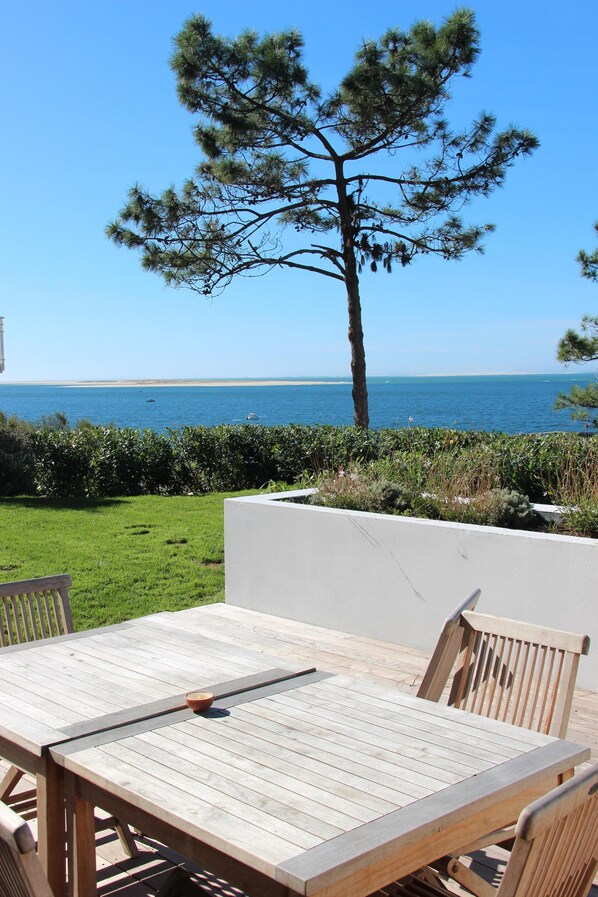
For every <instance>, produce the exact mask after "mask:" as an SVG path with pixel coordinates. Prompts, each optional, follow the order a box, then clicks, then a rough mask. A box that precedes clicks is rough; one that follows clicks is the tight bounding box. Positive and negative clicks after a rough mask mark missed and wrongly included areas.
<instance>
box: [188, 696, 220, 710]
mask: <svg viewBox="0 0 598 897" xmlns="http://www.w3.org/2000/svg"><path fill="white" fill-rule="evenodd" d="M185 701H186V702H187V707H190V708H191V710H193V712H194V713H198V712H199V711H200V710H207V709H208V707H211V706H212V703H213V701H214V695H213V694H212V692H211V691H190V692H188V693H187V694H186V695H185Z"/></svg>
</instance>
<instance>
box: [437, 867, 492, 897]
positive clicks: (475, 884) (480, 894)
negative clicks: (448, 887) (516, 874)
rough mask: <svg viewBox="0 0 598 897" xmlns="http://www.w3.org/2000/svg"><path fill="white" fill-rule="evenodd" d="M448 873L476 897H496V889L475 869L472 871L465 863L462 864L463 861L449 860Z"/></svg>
mask: <svg viewBox="0 0 598 897" xmlns="http://www.w3.org/2000/svg"><path fill="white" fill-rule="evenodd" d="M447 873H448V875H449V876H450V877H451V878H452V879H453V880H454V881H456V882H457V884H460V885H462V886H463V887H464V888H467V890H468V891H471V893H472V894H475V895H476V897H496V888H493V887H492V885H491V884H489V883H488V882H487V881H484V879H483V878H482V877H481V876H480V875H478V874H477V873H476V872H474V871H473V869H470V868H469V866H466V865H465V863H462V862H461V860H458V859H456V858H452V859H449V861H448V863H447Z"/></svg>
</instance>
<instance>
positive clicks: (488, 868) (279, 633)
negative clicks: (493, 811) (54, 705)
mask: <svg viewBox="0 0 598 897" xmlns="http://www.w3.org/2000/svg"><path fill="white" fill-rule="evenodd" d="M160 621H161V622H163V623H168V625H173V626H184V627H185V628H186V629H187V630H188V631H197V632H201V633H202V634H203V635H206V636H213V637H215V638H219V639H221V640H223V641H226V642H229V643H231V644H238V645H239V646H241V645H242V646H244V647H246V648H251V649H253V650H256V651H262V652H267V653H268V654H270V655H274V656H277V657H280V658H284V659H287V660H294V661H300V662H302V663H305V664H306V665H313V666H315V667H317V668H318V669H321V670H327V671H329V672H332V673H347V674H349V675H351V676H352V677H353V678H361V679H363V680H366V681H369V682H374V683H378V684H384V685H386V686H391V687H396V688H398V689H400V690H401V691H405V692H411V693H414V692H415V691H416V690H417V687H418V684H419V681H420V679H421V677H422V675H423V672H424V670H425V668H426V665H427V661H428V656H427V655H426V654H424V653H422V652H419V651H415V650H412V649H408V648H402V647H398V646H395V645H391V644H388V643H383V642H379V641H374V640H371V639H366V638H361V637H359V636H355V635H350V634H346V633H339V632H333V631H331V630H325V629H320V628H318V627H314V626H310V625H307V624H303V623H297V622H293V621H290V620H286V619H282V618H277V617H272V616H266V615H264V614H258V613H255V612H251V611H245V610H242V609H240V608H233V607H231V606H230V605H227V606H224V605H211V606H207V607H202V608H194V609H191V610H188V611H182V612H179V613H177V614H164V615H160ZM582 663H583V659H582ZM597 722H598V694H596V693H593V692H589V691H584V690H579V689H578V690H577V691H576V693H575V698H574V704H573V713H572V718H571V724H570V726H569V731H568V735H567V737H568V739H569V740H571V741H577V742H579V743H581V744H584V745H587V746H589V747H590V748H591V750H592V755H593V761H597V760H598V725H597ZM22 809H23V810H24V811H25V815H30V814H31V813H33V814H34V808H32V807H31V805H30V804H29V805H28V804H26V803H24V804H23V807H22ZM137 843H138V846H139V851H140V852H139V856H137V857H134V858H129V857H127V856H126V855H125V854H124V852H123V850H122V848H121V846H120V843H119V841H118V839H117V837H116V835H115V834H114V832H113V831H112V830H106V831H104V832H101V833H99V834H98V836H97V842H96V844H97V849H96V856H97V868H98V883H99V888H98V894H99V895H101V897H152V895H155V894H157V892H158V891H159V889H160V887H162V885H163V884H164V882H165V881H166V880H167V878H168V876H169V875H171V874H172V873H173V870H175V869H176V867H177V866H183V868H186V869H188V870H189V872H191V873H192V874H193V878H194V880H195V881H196V882H197V883H198V884H199V885H200V886H201V888H202V889H203V890H204V891H205V892H206V894H211V895H213V897H242V892H240V891H238V890H237V889H235V888H233V887H231V886H230V885H229V884H228V883H227V882H224V881H221V880H219V879H218V878H216V877H214V876H211V875H210V874H209V873H208V872H206V871H205V870H202V869H200V868H199V867H197V866H194V865H192V864H189V863H187V862H186V861H185V859H184V858H183V857H180V856H178V855H176V854H175V853H174V852H173V851H171V850H169V849H168V848H167V847H165V846H164V845H160V844H157V843H156V842H153V841H151V840H150V839H148V838H146V837H143V836H142V837H140V838H139V839H138V842H137ZM504 858H505V855H504V853H501V851H500V850H494V851H490V852H489V853H488V854H486V855H483V854H480V855H479V856H478V857H477V861H478V862H479V865H478V866H477V867H476V868H477V869H478V871H483V872H484V874H485V877H487V878H488V880H489V881H491V882H493V883H494V884H496V883H497V879H498V878H499V874H500V870H501V868H502V864H503V863H504ZM592 897H598V887H597V886H596V883H595V885H594V887H593V888H592Z"/></svg>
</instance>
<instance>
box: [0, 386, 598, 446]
mask: <svg viewBox="0 0 598 897" xmlns="http://www.w3.org/2000/svg"><path fill="white" fill-rule="evenodd" d="M303 379H307V378H303ZM593 379H594V374H593V372H583V373H582V372H576V373H575V374H523V375H492V376H491V375H488V376H459V377H372V378H370V379H369V380H368V390H369V400H370V425H371V426H372V427H373V428H376V429H380V428H383V427H407V426H424V427H453V428H455V429H458V430H501V431H503V432H506V433H524V432H527V433H538V432H545V431H552V430H569V431H577V430H581V429H583V424H580V423H579V422H576V421H571V418H570V415H569V413H568V412H567V411H558V412H557V411H553V410H552V406H553V404H554V400H555V398H556V396H557V395H558V393H559V392H569V390H570V388H571V386H572V385H573V384H574V383H577V384H579V385H581V386H584V385H586V384H588V383H590V382H592V380H593ZM0 411H3V412H4V413H6V414H8V415H9V416H10V415H13V414H16V415H18V416H19V417H21V418H24V419H25V420H31V421H37V420H40V419H41V418H42V417H47V416H48V415H51V414H53V413H54V412H57V411H60V412H63V413H64V414H66V416H67V418H68V420H69V422H70V423H71V424H74V423H76V422H77V421H78V420H80V419H81V418H87V419H88V420H90V421H92V422H93V423H97V424H110V423H114V424H116V425H117V426H119V427H135V428H145V427H148V428H151V429H154V430H157V431H159V432H161V431H164V430H166V429H176V428H180V427H182V426H186V425H190V426H198V425H205V426H213V425H215V424H221V423H226V424H237V423H244V422H247V420H248V416H249V421H250V422H251V423H257V424H264V425H273V424H289V423H297V424H333V425H336V426H340V425H350V424H352V423H353V404H352V399H351V385H350V383H349V382H348V381H341V380H340V379H337V380H334V379H330V380H328V381H327V382H325V383H318V384H317V385H316V384H310V385H300V384H298V383H297V384H295V383H293V384H292V385H288V386H221V387H205V386H161V387H156V386H131V387H123V388H115V387H106V386H98V387H74V386H50V385H39V384H19V385H14V384H7V383H3V382H2V381H1V380H0Z"/></svg>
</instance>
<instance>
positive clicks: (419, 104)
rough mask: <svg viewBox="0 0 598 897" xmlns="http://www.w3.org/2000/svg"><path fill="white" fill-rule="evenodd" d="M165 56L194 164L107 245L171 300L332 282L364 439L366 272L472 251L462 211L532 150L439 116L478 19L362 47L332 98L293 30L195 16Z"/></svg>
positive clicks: (489, 118)
mask: <svg viewBox="0 0 598 897" xmlns="http://www.w3.org/2000/svg"><path fill="white" fill-rule="evenodd" d="M175 47H176V48H175V52H174V55H173V58H172V63H171V64H172V68H173V70H174V72H175V74H176V77H177V85H178V96H179V100H180V101H181V103H182V104H183V105H184V106H185V107H186V108H187V109H188V110H189V112H190V113H192V114H193V115H195V116H197V122H196V125H195V129H194V136H195V140H196V142H197V144H198V146H199V148H200V149H201V152H202V159H201V161H200V162H199V164H198V166H197V168H196V171H195V173H194V175H193V176H192V177H191V178H189V180H187V181H186V182H185V183H184V184H183V185H182V187H181V189H179V190H178V191H177V190H176V189H175V188H169V189H167V190H166V191H165V192H164V193H162V194H161V195H159V196H154V195H151V194H150V193H149V192H147V191H146V190H145V189H144V188H143V187H141V186H140V185H135V186H134V187H133V188H132V189H131V190H130V192H129V197H128V201H127V203H126V205H125V206H124V208H123V209H122V210H121V212H120V214H119V216H118V218H117V219H116V221H114V222H113V223H112V224H110V225H109V226H108V228H107V233H108V235H109V237H110V238H111V239H112V240H114V242H115V243H117V244H120V245H124V246H127V247H129V248H133V249H138V250H140V251H141V255H142V265H143V267H144V268H146V269H147V270H150V271H155V272H157V273H158V274H160V275H161V276H162V277H163V278H164V280H165V281H166V283H167V284H169V285H171V286H175V287H188V288H190V289H192V290H196V291H198V292H200V293H203V294H204V295H211V294H214V293H217V292H219V291H220V290H222V289H224V288H225V287H226V286H227V285H228V284H229V283H230V282H231V281H232V280H233V279H234V278H236V277H237V276H238V275H261V274H264V273H265V272H267V271H268V270H270V269H275V268H279V269H280V268H288V269H291V270H302V271H309V272H313V273H317V274H320V275H323V276H324V277H327V278H329V279H331V280H336V281H340V282H341V283H342V284H343V286H344V290H345V292H346V297H347V309H348V320H349V328H348V337H349V344H350V349H351V371H352V379H353V403H354V420H355V423H356V424H358V425H360V426H368V422H369V412H368V399H367V385H366V363H365V350H364V338H363V329H362V320H361V298H360V290H359V286H360V274H361V272H362V271H363V269H364V268H365V267H368V268H369V269H371V270H372V271H376V270H380V269H382V270H383V271H386V272H388V273H391V272H392V270H393V268H394V266H395V265H397V264H398V265H401V266H405V265H408V264H409V263H410V262H412V261H413V259H414V258H415V257H416V256H418V255H422V254H433V255H437V256H440V257H441V258H444V259H459V258H461V257H462V256H463V255H464V254H465V253H466V252H468V251H471V250H476V251H482V249H483V245H482V241H483V238H484V236H485V235H486V234H487V233H488V232H490V231H491V230H492V229H493V226H492V225H491V224H487V223H484V224H469V223H466V222H464V221H463V219H462V218H461V211H462V210H463V208H464V206H466V205H467V204H468V203H469V202H470V201H471V200H472V199H474V198H475V197H477V196H488V195H489V194H490V193H491V192H492V191H493V190H495V189H496V188H497V187H500V186H502V184H503V182H504V179H505V175H506V172H507V169H508V168H509V166H510V165H512V164H513V162H514V161H515V159H516V158H517V157H518V156H525V155H528V154H529V153H531V152H532V151H533V150H534V149H535V147H536V146H537V145H538V142H537V140H536V138H535V137H534V135H533V134H531V133H530V132H529V131H527V130H521V129H519V128H516V127H514V126H510V127H508V128H506V129H505V130H502V131H497V130H496V122H495V119H494V116H493V115H491V114H489V113H487V112H481V113H480V114H479V115H478V116H477V118H476V119H475V120H474V121H473V122H472V123H471V124H470V125H469V126H468V127H466V128H463V129H458V130H455V129H452V128H451V127H450V126H449V124H448V122H447V120H446V118H445V116H444V112H445V107H446V104H447V102H448V100H449V98H450V93H449V89H450V86H451V83H452V82H454V80H455V79H457V78H460V77H469V75H470V72H471V68H472V66H473V64H474V62H475V61H476V59H477V57H478V54H479V33H478V30H477V27H476V23H475V17H474V14H473V12H472V11H471V10H468V9H459V10H457V11H456V12H455V13H453V14H452V15H451V16H450V17H448V18H447V19H446V20H445V21H444V22H443V24H442V25H440V26H439V27H438V28H436V27H435V26H434V25H433V24H431V23H430V22H425V21H421V22H417V23H416V24H415V25H413V26H412V28H411V29H410V30H409V31H407V32H403V31H401V30H400V29H398V28H393V29H390V30H389V31H387V32H386V34H384V35H383V36H382V37H381V38H380V39H379V40H378V41H373V40H372V41H367V42H365V43H364V44H363V45H362V46H361V47H360V48H359V49H358V51H357V53H356V57H355V63H354V65H353V67H352V68H351V70H350V71H349V72H348V74H347V75H346V77H345V78H344V79H343V80H342V82H341V83H340V85H339V86H338V88H336V89H335V90H333V91H332V92H330V93H324V92H323V91H322V90H321V88H320V87H319V86H317V85H316V84H315V83H313V82H312V81H311V80H310V79H309V76H308V72H307V69H306V67H305V65H304V62H303V40H302V37H301V35H300V34H299V32H297V31H296V30H289V31H286V32H282V33H277V34H268V35H265V36H263V37H260V36H258V35H257V34H256V33H255V32H253V31H245V32H243V33H242V34H240V35H239V36H238V37H236V38H228V37H221V36H218V35H216V34H214V32H213V30H212V26H211V23H210V22H209V21H208V20H207V19H206V18H204V17H203V16H201V15H198V16H194V17H193V18H191V19H190V20H189V21H188V22H187V23H186V25H185V26H184V28H183V30H182V31H181V32H180V34H179V35H178V36H177V38H176V41H175ZM293 232H294V235H293Z"/></svg>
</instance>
